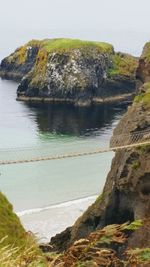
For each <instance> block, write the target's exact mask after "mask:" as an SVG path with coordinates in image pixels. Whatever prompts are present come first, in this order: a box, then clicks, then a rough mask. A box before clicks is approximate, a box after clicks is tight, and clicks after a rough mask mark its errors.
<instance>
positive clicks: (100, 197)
mask: <svg viewBox="0 0 150 267" xmlns="http://www.w3.org/2000/svg"><path fill="white" fill-rule="evenodd" d="M102 199H103V194H100V195H99V196H98V197H97V198H96V200H95V203H97V202H100V201H101V200H102Z"/></svg>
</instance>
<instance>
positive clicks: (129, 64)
mask: <svg viewBox="0 0 150 267" xmlns="http://www.w3.org/2000/svg"><path fill="white" fill-rule="evenodd" d="M137 66H138V60H137V59H136V58H135V57H133V56H131V55H128V54H122V53H117V54H115V55H113V56H112V67H111V68H110V69H109V72H108V74H109V75H110V76H111V77H112V76H115V75H123V76H130V77H131V76H134V75H135V72H136V69H137Z"/></svg>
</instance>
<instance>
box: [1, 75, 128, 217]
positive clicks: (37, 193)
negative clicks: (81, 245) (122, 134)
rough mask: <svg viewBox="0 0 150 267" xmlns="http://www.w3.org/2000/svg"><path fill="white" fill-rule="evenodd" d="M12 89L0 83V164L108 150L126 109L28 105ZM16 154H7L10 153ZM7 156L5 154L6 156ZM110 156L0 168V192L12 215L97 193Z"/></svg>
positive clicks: (108, 165)
mask: <svg viewBox="0 0 150 267" xmlns="http://www.w3.org/2000/svg"><path fill="white" fill-rule="evenodd" d="M16 88H17V84H16V83H14V82H11V81H5V80H0V99H1V100H0V101H1V104H0V159H3V158H7V159H8V158H10V159H12V158H22V157H25V158H27V157H30V156H31V155H34V156H37V155H53V154H64V153H70V152H78V151H83V150H84V151H85V150H91V149H95V148H100V147H104V146H108V144H109V139H110V137H111V134H112V130H113V128H114V127H115V125H116V123H117V122H118V120H119V119H120V117H121V116H122V114H123V113H124V112H125V110H126V107H125V106H122V107H121V106H119V105H115V104H114V105H108V104H107V105H100V106H95V107H90V108H75V107H72V106H70V105H67V106H66V105H52V104H50V105H35V104H34V105H27V104H26V103H23V102H17V101H16V100H15V98H16ZM16 147H17V148H19V152H18V149H17V151H14V150H13V151H12V150H11V151H10V148H16ZM6 150H8V151H6ZM112 157H113V153H106V154H101V155H94V156H86V157H80V158H72V159H64V160H56V161H44V162H36V163H31V164H30V163H28V164H20V165H19V164H18V165H9V166H0V188H1V191H2V192H4V193H5V194H6V195H7V197H8V198H9V200H10V201H11V202H12V204H13V205H14V208H15V210H16V211H19V212H20V211H26V210H30V209H37V208H44V207H47V206H50V205H52V204H57V203H62V202H66V201H69V200H73V199H80V198H83V197H88V196H91V195H96V194H97V193H99V192H100V191H101V190H102V188H103V185H104V183H105V179H106V176H107V173H108V171H109V168H110V165H111V160H112Z"/></svg>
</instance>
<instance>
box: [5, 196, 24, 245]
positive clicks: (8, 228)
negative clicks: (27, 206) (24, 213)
mask: <svg viewBox="0 0 150 267" xmlns="http://www.w3.org/2000/svg"><path fill="white" fill-rule="evenodd" d="M5 236H8V238H6V239H5V240H4V241H3V245H10V244H11V245H15V246H19V247H20V246H23V245H24V243H25V239H26V238H25V237H26V233H25V230H24V228H23V227H22V225H21V223H20V220H19V218H18V217H17V216H16V214H15V213H14V212H13V207H12V205H11V204H10V203H9V202H8V200H7V199H6V197H5V196H4V195H3V194H2V193H1V192H0V239H2V238H4V237H5ZM0 247H1V243H0Z"/></svg>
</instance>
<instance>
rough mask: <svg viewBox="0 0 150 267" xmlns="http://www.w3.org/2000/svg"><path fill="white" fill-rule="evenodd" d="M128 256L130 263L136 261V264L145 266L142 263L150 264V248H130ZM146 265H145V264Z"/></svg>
mask: <svg viewBox="0 0 150 267" xmlns="http://www.w3.org/2000/svg"><path fill="white" fill-rule="evenodd" d="M126 255H127V257H128V258H129V260H130V261H129V262H130V263H134V264H135V266H136V264H137V266H143V265H140V264H147V265H146V266H149V265H148V264H150V248H135V249H129V250H128V251H127V252H126ZM144 266H145V265H144Z"/></svg>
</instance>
